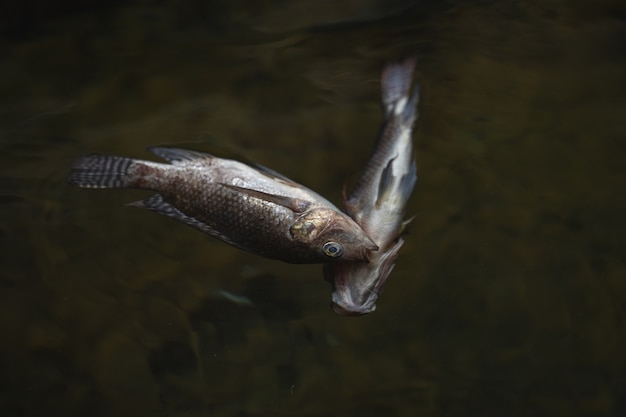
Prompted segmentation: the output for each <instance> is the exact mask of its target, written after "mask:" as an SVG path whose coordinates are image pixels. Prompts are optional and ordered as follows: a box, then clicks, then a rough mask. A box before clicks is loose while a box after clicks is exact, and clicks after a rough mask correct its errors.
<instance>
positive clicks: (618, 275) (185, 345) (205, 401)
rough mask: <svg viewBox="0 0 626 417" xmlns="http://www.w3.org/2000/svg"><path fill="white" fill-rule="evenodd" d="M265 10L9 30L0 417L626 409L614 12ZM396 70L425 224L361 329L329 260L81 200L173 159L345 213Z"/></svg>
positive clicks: (126, 17)
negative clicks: (285, 188) (404, 65)
mask: <svg viewBox="0 0 626 417" xmlns="http://www.w3.org/2000/svg"><path fill="white" fill-rule="evenodd" d="M94 3H98V2H94ZM155 3H156V2H155ZM270 3H271V2H263V4H262V5H260V6H256V7H254V8H250V7H248V6H244V5H243V4H240V3H239V2H230V3H224V4H221V3H219V2H212V3H207V4H208V5H205V6H203V7H201V8H199V9H194V8H193V7H192V6H191V5H192V4H193V2H188V3H176V2H171V4H170V2H162V3H159V4H153V3H152V2H140V1H137V2H132V3H131V4H129V5H114V6H108V7H104V6H99V8H97V9H95V10H80V11H77V12H75V13H67V12H65V11H64V10H58V9H50V10H44V12H46V13H49V17H48V18H46V16H47V15H46V13H43V17H42V18H41V19H40V21H39V25H38V26H37V27H36V30H35V29H32V28H31V29H32V30H30V29H29V30H27V29H28V28H27V29H24V28H23V27H22V26H20V25H16V26H11V27H8V26H5V28H8V29H11V30H8V29H7V31H6V32H5V33H4V35H3V36H4V37H3V38H2V40H0V42H1V45H0V47H1V48H2V50H3V58H2V60H1V61H0V150H1V154H2V168H0V216H1V217H0V218H1V219H2V220H1V221H0V239H1V240H0V241H1V242H2V251H1V252H0V253H1V255H0V262H1V265H2V266H1V270H2V274H1V276H0V332H1V335H2V340H3V342H2V343H1V344H0V367H1V369H2V373H1V374H0V375H1V377H0V388H1V389H0V414H2V415H7V416H8V415H11V416H40V415H47V416H57V415H58V416H84V415H90V416H126V415H133V416H138V415H163V416H200V415H202V416H205V415H212V416H302V415H310V416H313V415H324V416H353V415H354V416H356V415H359V416H382V415H384V416H416V415H429V416H503V415H508V416H518V415H519V416H529V415H532V416H542V415H546V416H547V415H550V416H554V415H569V416H574V415H576V416H578V415H579V416H592V415H593V416H599V415H602V416H621V415H624V414H625V413H626V402H625V400H624V398H626V378H625V377H624V375H626V355H625V354H624V352H626V333H625V330H626V329H625V321H624V319H625V316H624V305H625V303H626V284H625V282H626V281H625V277H626V268H625V267H624V263H625V258H624V247H625V244H626V239H625V228H626V222H625V221H624V213H626V197H625V194H624V192H623V190H624V189H626V158H625V153H626V139H625V137H626V97H625V94H624V91H626V77H625V76H624V74H625V72H624V69H625V68H626V54H625V53H626V50H625V49H624V42H623V40H624V39H625V38H626V37H625V35H626V21H625V20H624V16H626V9H625V8H624V6H623V5H621V3H620V2H617V1H603V2H596V1H591V0H589V1H578V2H565V1H563V2H560V1H556V0H555V1H551V2H538V1H528V2H515V1H473V2H427V1H423V2H421V3H419V4H417V5H412V6H411V4H410V3H412V2H402V1H395V2H390V3H388V4H386V5H381V3H378V2H375V1H371V2H358V3H359V4H356V3H357V2H354V3H355V4H352V3H353V2H345V3H344V4H343V5H342V6H341V7H331V3H330V2H320V3H319V5H318V6H316V7H312V6H309V5H307V4H306V2H297V1H296V2H275V4H270ZM181 4H185V5H187V6H188V7H187V6H185V7H183V6H182V5H181ZM332 4H334V3H332ZM409 6H411V7H409ZM42 7H43V6H42ZM196 7H197V6H196ZM407 7H408V8H407ZM407 53H417V54H418V56H419V63H418V74H417V76H416V77H417V79H418V81H419V82H420V84H421V86H422V91H423V94H422V100H421V103H420V113H421V114H420V119H419V121H418V125H417V129H416V134H415V143H416V148H417V159H418V166H419V180H418V184H417V187H416V191H415V193H414V196H413V198H412V199H411V201H410V204H409V207H408V213H409V214H411V215H415V220H414V221H413V223H412V224H411V227H410V230H409V234H408V236H407V238H406V241H407V242H406V244H405V246H404V247H403V249H402V252H401V255H400V258H399V261H398V264H397V267H396V269H395V271H394V272H393V274H392V276H391V278H390V280H389V282H388V285H387V288H386V291H385V293H384V294H383V296H382V297H381V299H380V301H379V304H378V310H377V311H376V312H375V313H373V314H371V315H368V316H365V317H362V318H359V319H354V318H345V317H339V316H336V315H334V313H333V312H332V310H331V309H330V308H329V295H330V288H329V287H328V285H327V284H326V283H325V282H324V281H323V280H322V274H321V268H320V267H319V266H315V265H313V266H306V265H305V266H302V265H288V264H283V263H280V262H276V261H271V260H265V259H262V258H259V257H255V256H253V255H249V254H246V253H244V252H241V251H238V250H236V249H233V248H231V247H229V246H227V245H224V244H222V243H220V242H217V241H215V240H211V239H208V238H207V237H205V236H203V235H202V234H200V233H198V232H197V231H195V230H192V229H190V228H188V227H185V226H183V225H181V224H178V223H175V222H173V221H170V220H168V219H166V218H163V217H160V216H156V215H154V214H151V213H147V212H142V211H140V210H133V209H129V208H125V207H122V206H123V204H125V203H128V202H131V201H135V200H138V199H141V198H144V197H145V196H146V195H147V194H146V193H144V192H141V191H133V190H79V189H74V188H71V187H69V186H68V185H66V184H65V176H66V174H67V172H68V169H69V167H70V165H71V162H72V160H73V159H75V158H76V157H78V156H80V155H82V154H86V153H90V152H104V153H112V154H119V155H125V156H136V157H143V158H151V156H150V155H149V154H148V153H147V152H146V151H145V148H146V147H148V146H152V145H158V144H165V145H179V146H183V145H184V146H187V147H192V148H196V149H205V150H218V149H219V150H221V151H224V152H228V153H232V154H238V155H241V156H243V157H245V158H248V159H250V160H253V161H256V162H260V163H262V164H264V165H267V166H270V167H272V168H273V169H276V170H277V171H279V172H282V173H284V174H286V175H288V176H290V177H292V178H294V179H296V180H298V181H300V182H302V183H304V184H306V185H308V186H309V187H311V188H313V189H315V190H317V191H319V192H320V193H322V194H324V195H326V196H328V197H329V198H331V199H332V200H333V201H335V202H337V203H338V204H339V203H340V202H341V189H342V186H343V184H344V182H345V181H348V182H349V183H350V181H351V180H352V181H353V180H354V178H355V176H356V175H357V173H358V172H359V170H360V168H361V167H362V165H363V163H364V162H365V160H366V158H367V156H368V154H369V152H370V150H371V146H372V144H373V141H374V139H375V135H376V132H377V130H378V126H379V123H380V117H381V114H380V108H379V104H378V100H379V84H378V78H379V74H380V70H381V68H382V65H383V64H384V62H386V61H388V60H390V59H396V58H398V57H401V56H404V55H405V54H407ZM230 295H233V296H235V297H232V296H230ZM236 297H243V298H236Z"/></svg>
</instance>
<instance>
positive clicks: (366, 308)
mask: <svg viewBox="0 0 626 417" xmlns="http://www.w3.org/2000/svg"><path fill="white" fill-rule="evenodd" d="M414 69H415V59H414V58H410V59H407V60H405V61H403V62H397V63H392V64H388V65H387V66H386V67H385V69H384V70H383V74H382V80H381V87H382V104H383V111H384V121H383V126H382V128H381V131H380V133H379V136H378V139H377V141H376V145H375V148H374V151H373V153H372V154H371V156H370V158H369V160H368V162H367V164H366V166H365V169H364V170H363V172H362V173H361V175H360V177H359V178H358V180H357V183H356V185H355V187H354V189H353V190H352V192H351V193H350V195H349V197H348V198H347V199H346V201H345V205H346V211H347V213H348V214H349V215H350V216H351V217H352V218H353V219H354V220H355V221H356V222H357V223H358V224H359V226H361V228H362V229H363V230H364V231H365V233H367V234H368V236H370V237H371V238H372V240H374V242H375V243H376V244H377V245H378V247H379V250H378V251H376V252H372V254H371V256H370V260H369V263H367V264H356V263H348V262H338V263H334V264H329V265H325V267H324V274H325V277H326V279H327V280H328V281H329V282H331V284H332V285H333V294H332V306H333V309H334V310H335V312H337V313H338V314H342V315H362V314H367V313H370V312H372V311H374V310H375V308H376V301H377V299H378V295H379V294H380V292H381V291H382V289H383V286H384V284H385V282H386V281H387V278H388V277H389V274H390V273H391V271H392V270H393V267H394V266H395V261H396V258H397V256H398V251H399V250H400V248H401V247H402V245H403V243H404V240H403V239H402V237H401V236H400V235H401V233H402V230H403V228H404V226H405V225H406V224H407V223H408V221H405V220H404V211H405V207H406V203H407V201H408V199H409V197H410V195H411V193H412V192H413V188H414V186H415V182H416V181H417V165H416V163H415V158H414V156H413V141H412V132H413V125H414V123H415V120H416V119H417V102H418V100H419V90H418V88H417V86H416V87H415V88H414V89H413V91H412V92H411V83H412V78H413V72H414ZM409 221H410V220H409Z"/></svg>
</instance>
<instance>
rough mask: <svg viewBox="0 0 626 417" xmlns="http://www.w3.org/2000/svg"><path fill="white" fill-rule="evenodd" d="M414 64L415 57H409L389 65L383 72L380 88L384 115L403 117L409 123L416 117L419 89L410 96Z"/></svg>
mask: <svg viewBox="0 0 626 417" xmlns="http://www.w3.org/2000/svg"><path fill="white" fill-rule="evenodd" d="M415 64H416V59H415V57H410V58H407V59H405V60H404V61H400V62H395V63H392V64H389V65H387V66H386V67H385V69H384V70H383V75H382V80H381V86H382V101H383V107H384V110H385V114H386V115H398V116H403V117H404V118H405V119H407V120H408V121H411V122H412V121H413V120H415V118H416V117H417V114H416V108H417V101H418V99H419V89H418V88H417V87H416V88H415V89H414V91H413V94H411V83H412V80H413V72H414V71H415Z"/></svg>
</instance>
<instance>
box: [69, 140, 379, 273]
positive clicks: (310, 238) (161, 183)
mask: <svg viewBox="0 0 626 417" xmlns="http://www.w3.org/2000/svg"><path fill="white" fill-rule="evenodd" d="M150 151H152V152H153V153H155V154H156V155H158V156H160V157H162V158H163V159H165V160H167V161H169V162H170V163H169V164H164V163H156V162H151V161H143V160H138V159H131V158H122V157H116V156H104V155H88V156H85V157H82V158H80V159H78V160H77V161H76V162H75V164H74V166H73V168H72V171H71V173H70V176H69V178H68V181H69V182H70V183H72V184H75V185H78V186H80V187H85V188H139V189H146V190H152V191H156V192H157V193H158V194H155V195H153V196H151V197H149V198H147V199H145V200H143V201H137V202H135V203H131V204H129V205H130V206H135V207H143V208H145V209H148V210H152V211H155V212H157V213H160V214H163V215H165V216H168V217H172V218H174V219H176V220H178V221H181V222H183V223H185V224H187V225H189V226H192V227H194V228H196V229H198V230H201V231H203V232H205V233H207V234H209V235H211V236H213V237H216V238H218V239H220V240H222V241H224V242H226V243H228V244H230V245H232V246H235V247H237V248H240V249H243V250H246V251H248V252H252V253H255V254H257V255H261V256H265V257H268V258H273V259H278V260H281V261H285V262H290V263H325V262H331V261H336V260H339V259H341V260H345V261H357V262H367V261H368V257H369V256H370V253H373V252H372V251H376V250H377V249H378V246H377V245H376V244H375V243H374V242H373V241H372V240H371V239H370V238H369V237H368V236H367V235H366V234H365V232H363V230H362V229H361V228H360V227H359V226H358V225H357V224H356V223H355V222H354V221H353V220H352V219H351V218H350V217H348V216H347V215H346V214H344V213H342V212H341V211H340V210H339V209H338V208H337V207H335V206H334V205H333V204H332V203H331V202H330V201H328V200H326V199H325V198H324V197H322V196H320V195H319V194H317V193H315V192H314V191H312V190H310V189H308V188H306V187H304V186H302V185H300V184H297V183H296V182H294V181H292V180H290V179H288V178H286V177H284V176H282V175H280V174H278V173H276V172H274V171H272V170H270V169H268V168H265V167H262V166H256V167H252V166H250V165H247V164H244V163H241V162H238V161H234V160H230V159H222V158H217V157H215V156H213V155H210V154H206V153H202V152H196V151H190V150H185V149H175V148H161V147H155V148H150Z"/></svg>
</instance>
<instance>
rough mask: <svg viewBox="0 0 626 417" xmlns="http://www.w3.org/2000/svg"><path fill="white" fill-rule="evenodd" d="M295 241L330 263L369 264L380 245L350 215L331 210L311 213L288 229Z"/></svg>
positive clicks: (313, 210)
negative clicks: (372, 254) (371, 256)
mask: <svg viewBox="0 0 626 417" xmlns="http://www.w3.org/2000/svg"><path fill="white" fill-rule="evenodd" d="M289 232H290V233H291V236H292V238H293V239H294V240H295V241H297V242H299V243H300V244H304V245H306V246H308V247H310V248H312V249H313V250H316V251H317V252H318V253H319V254H321V256H322V258H324V259H325V260H327V261H328V262H332V261H352V262H368V260H369V257H370V253H371V252H372V251H377V250H378V245H376V243H374V241H373V240H372V239H371V238H370V237H369V236H368V235H367V233H365V231H363V229H361V227H360V226H359V225H358V224H356V223H355V222H354V220H352V219H351V218H350V217H348V216H347V215H345V214H343V213H341V212H339V211H337V210H333V209H330V208H316V209H312V210H309V211H308V212H306V213H305V214H304V215H302V216H301V217H299V218H298V219H297V220H296V222H295V223H294V224H293V225H292V226H291V228H290V229H289Z"/></svg>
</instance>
